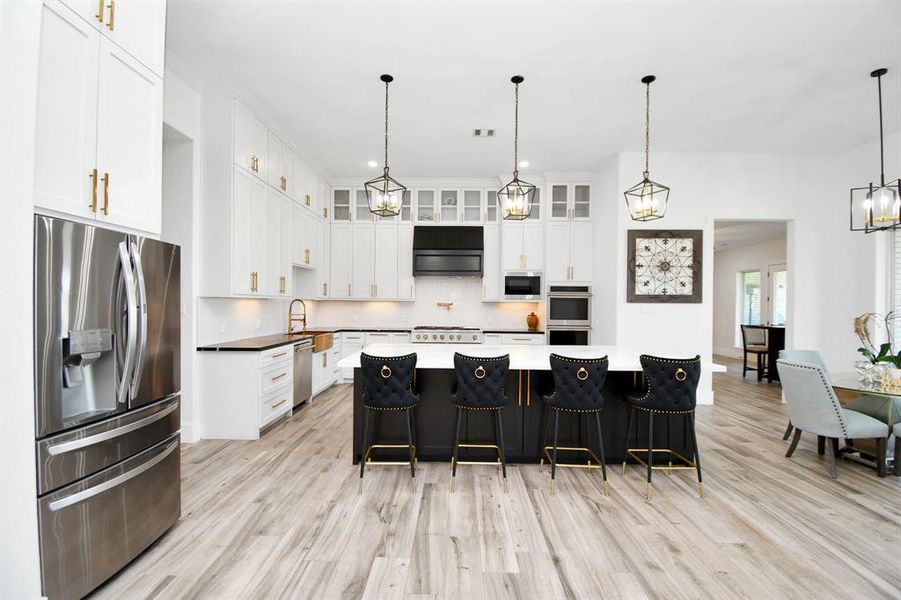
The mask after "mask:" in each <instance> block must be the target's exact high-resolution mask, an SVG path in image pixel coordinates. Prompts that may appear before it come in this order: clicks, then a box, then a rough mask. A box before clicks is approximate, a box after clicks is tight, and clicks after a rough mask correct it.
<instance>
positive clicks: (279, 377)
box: [271, 373, 288, 381]
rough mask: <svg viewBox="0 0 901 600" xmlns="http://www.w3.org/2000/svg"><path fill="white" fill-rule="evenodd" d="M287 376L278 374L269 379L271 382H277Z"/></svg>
mask: <svg viewBox="0 0 901 600" xmlns="http://www.w3.org/2000/svg"><path fill="white" fill-rule="evenodd" d="M287 375H288V374H287V373H280V374H278V375H276V376H275V377H272V378H271V379H272V381H278V380H279V379H281V378H282V377H286V376H287Z"/></svg>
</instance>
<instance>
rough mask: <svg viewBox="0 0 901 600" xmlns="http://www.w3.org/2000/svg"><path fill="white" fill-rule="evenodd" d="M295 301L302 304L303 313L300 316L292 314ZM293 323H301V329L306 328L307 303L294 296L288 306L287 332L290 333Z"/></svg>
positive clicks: (304, 329)
mask: <svg viewBox="0 0 901 600" xmlns="http://www.w3.org/2000/svg"><path fill="white" fill-rule="evenodd" d="M295 302H300V304H301V305H302V306H303V314H302V315H300V316H297V315H295V314H294V303H295ZM295 323H303V329H302V330H301V331H306V330H307V305H306V303H305V302H304V301H303V300H301V299H300V298H295V299H294V300H292V301H291V305H290V306H288V333H289V334H290V333H292V331H291V330H292V328H293V327H294V324H295Z"/></svg>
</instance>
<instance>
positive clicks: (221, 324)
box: [219, 321, 225, 333]
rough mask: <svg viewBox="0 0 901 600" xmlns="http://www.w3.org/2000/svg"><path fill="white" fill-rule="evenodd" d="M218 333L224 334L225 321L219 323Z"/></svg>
mask: <svg viewBox="0 0 901 600" xmlns="http://www.w3.org/2000/svg"><path fill="white" fill-rule="evenodd" d="M219 333H225V321H219Z"/></svg>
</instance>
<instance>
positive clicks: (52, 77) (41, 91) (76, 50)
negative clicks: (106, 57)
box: [34, 2, 100, 218]
mask: <svg viewBox="0 0 901 600" xmlns="http://www.w3.org/2000/svg"><path fill="white" fill-rule="evenodd" d="M95 6H96V5H95ZM99 52H100V34H99V33H97V31H96V30H95V29H94V28H93V27H91V26H90V25H89V24H88V23H87V22H85V21H83V20H82V19H79V18H78V17H76V16H75V15H74V14H72V13H71V11H69V9H67V8H66V7H65V6H63V5H62V4H60V3H57V2H50V3H47V4H45V5H44V8H43V17H42V19H41V46H40V65H39V68H38V75H39V80H38V106H37V135H36V138H35V189H34V203H35V205H36V206H38V207H41V208H45V209H50V210H57V211H60V212H64V213H67V214H70V215H75V216H82V217H87V218H93V217H94V215H95V214H96V211H97V209H98V208H99V206H100V205H99V204H98V203H97V202H95V200H94V199H95V198H96V196H95V194H96V191H95V190H98V189H99V188H98V186H99V185H100V181H99V177H100V175H97V174H96V172H95V169H96V167H97V163H96V151H97V76H98V71H97V65H98V59H99Z"/></svg>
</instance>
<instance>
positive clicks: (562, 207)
mask: <svg viewBox="0 0 901 600" xmlns="http://www.w3.org/2000/svg"><path fill="white" fill-rule="evenodd" d="M549 187H550V192H551V208H550V210H551V212H550V219H551V220H554V221H573V220H575V221H579V220H588V219H591V184H588V183H553V184H551V185H550V186H549Z"/></svg>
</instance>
